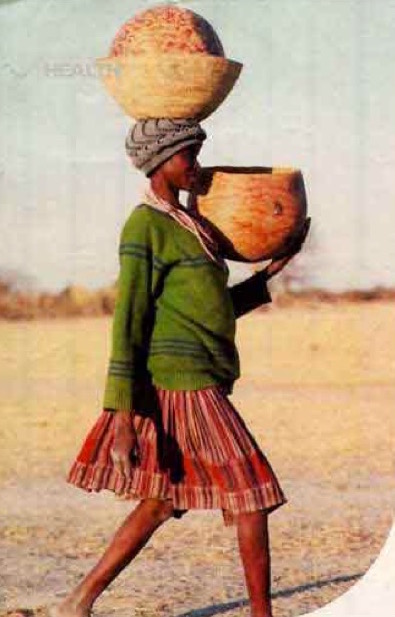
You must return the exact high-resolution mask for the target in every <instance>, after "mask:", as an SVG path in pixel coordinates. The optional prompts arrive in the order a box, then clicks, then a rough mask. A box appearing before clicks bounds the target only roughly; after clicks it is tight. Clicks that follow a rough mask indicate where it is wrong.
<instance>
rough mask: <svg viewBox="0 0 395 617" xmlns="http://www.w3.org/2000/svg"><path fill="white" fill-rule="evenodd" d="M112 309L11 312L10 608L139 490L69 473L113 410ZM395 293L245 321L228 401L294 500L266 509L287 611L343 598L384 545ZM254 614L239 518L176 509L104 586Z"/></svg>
mask: <svg viewBox="0 0 395 617" xmlns="http://www.w3.org/2000/svg"><path fill="white" fill-rule="evenodd" d="M110 328H111V318H110V317H96V318H75V319H57V320H40V321H31V322H28V321H27V322H7V321H1V322H0V340H1V349H0V383H1V392H2V411H1V416H2V425H1V429H0V431H1V432H0V516H1V523H0V555H1V562H2V563H1V565H0V610H1V611H3V613H5V612H9V611H13V610H14V609H16V608H18V607H25V608H34V609H38V607H40V606H43V605H45V604H46V603H48V602H49V603H52V602H54V601H56V599H57V598H60V597H62V595H63V594H65V593H66V591H67V589H69V588H70V586H72V585H74V584H75V583H76V582H77V581H79V580H80V579H81V577H82V576H83V574H84V573H85V572H86V571H87V569H88V568H90V567H91V566H92V565H93V564H94V563H95V561H96V559H97V558H98V556H99V554H100V553H101V551H102V550H103V549H104V547H105V546H106V543H107V542H108V540H109V538H110V537H111V535H112V534H113V532H114V530H115V528H116V526H117V525H118V524H119V523H120V522H121V520H122V519H123V518H124V516H125V515H126V513H127V512H129V511H130V508H131V507H133V506H134V502H133V503H131V502H125V501H121V500H119V499H116V498H115V497H114V496H113V495H112V494H111V493H109V492H103V493H100V494H92V495H89V494H87V493H84V492H83V491H81V490H78V489H77V488H75V487H72V486H69V485H67V484H66V483H65V481H64V477H65V475H66V473H67V470H68V467H69V465H70V463H71V461H72V459H73V458H74V456H75V454H76V451H77V449H78V448H79V446H80V443H81V441H82V439H83V436H84V435H85V433H86V431H87V429H88V428H89V427H90V425H91V424H92V423H93V421H94V420H95V418H96V416H97V415H98V413H99V412H100V411H101V409H100V405H101V397H102V393H103V392H102V388H103V384H104V375H105V371H106V367H107V359H108V356H109V351H110ZM394 340H395V320H394V304H393V303H390V302H366V303H358V304H350V303H349V304H336V305H324V304H322V305H317V306H297V307H288V308H278V307H275V306H271V307H269V309H268V310H264V311H255V312H254V313H252V314H250V315H248V316H246V317H243V318H242V319H240V320H239V322H238V342H239V349H240V354H241V364H242V378H241V379H240V380H239V382H238V383H237V385H236V387H235V391H234V394H233V396H232V400H233V402H234V404H235V405H236V407H237V408H238V409H239V411H240V412H241V414H242V415H243V417H244V419H245V420H246V422H247V424H248V425H249V427H250V428H251V430H252V432H253V433H254V435H255V437H256V438H257V440H258V442H259V443H260V445H261V447H262V449H263V450H264V451H265V453H266V454H267V456H268V458H269V460H270V462H271V463H272V465H273V467H274V469H275V471H276V473H277V475H278V477H279V479H280V481H281V484H282V486H283V488H284V489H285V492H286V494H287V497H288V500H289V502H288V503H287V504H286V505H285V506H284V507H282V508H280V509H279V510H278V511H276V512H275V513H273V515H271V517H270V530H271V546H272V563H273V566H272V567H273V594H274V609H275V615H276V617H286V616H289V615H298V614H301V613H304V612H308V611H311V610H313V609H315V608H317V607H319V606H322V605H324V604H326V603H327V602H329V601H330V600H331V599H334V598H335V597H337V596H338V595H340V594H341V593H343V592H344V591H345V590H346V589H348V588H349V587H350V586H351V585H352V584H353V583H354V582H356V580H357V579H358V578H359V577H361V575H363V573H364V572H366V570H367V569H368V567H369V566H370V565H371V564H372V562H373V561H374V560H375V558H376V557H377V555H378V553H379V551H380V548H381V547H382V545H383V543H384V541H385V539H386V537H387V535H388V532H389V529H390V527H391V524H392V512H393V511H394V506H395V474H394V454H393V452H394V436H395V414H394V411H393V410H394V408H395V405H394V403H395V382H394V369H395V345H394V343H393V341H394ZM221 614H226V615H229V617H235V616H236V615H238V616H241V617H243V616H247V615H248V614H249V611H248V604H247V595H246V590H245V587H244V580H243V573H242V568H241V563H240V560H239V556H238V551H237V541H236V536H235V529H234V528H225V527H224V526H223V523H222V518H221V515H220V513H219V512H202V511H201V512H199V511H194V512H189V513H188V514H187V515H186V516H185V517H184V518H183V519H182V520H181V521H177V520H171V521H170V522H168V523H167V524H166V525H165V526H163V527H162V528H161V529H160V530H159V531H158V532H157V533H156V535H155V536H154V537H153V539H152V540H151V542H150V543H149V544H148V545H147V547H146V548H145V549H144V550H143V551H142V553H141V554H140V555H139V556H138V557H137V559H136V560H135V561H134V562H133V564H132V565H131V566H130V567H129V568H128V569H127V570H126V571H124V572H123V573H122V574H121V575H120V577H119V578H118V579H117V581H115V583H114V584H113V585H112V586H111V587H110V588H109V590H108V591H107V592H105V594H104V595H103V596H102V598H101V599H100V600H99V602H98V603H97V605H96V606H95V615H97V616H98V617H104V616H107V615H114V617H130V616H131V615H135V616H137V617H138V616H145V615H150V616H153V617H170V616H172V617H210V616H215V615H221Z"/></svg>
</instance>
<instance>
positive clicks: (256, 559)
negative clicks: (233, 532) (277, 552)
mask: <svg viewBox="0 0 395 617" xmlns="http://www.w3.org/2000/svg"><path fill="white" fill-rule="evenodd" d="M267 518H268V517H267V513H266V512H265V511H264V510H258V511H257V512H243V513H242V514H239V515H238V519H237V532H238V541H239V549H240V556H241V559H242V562H243V567H244V573H245V578H246V583H247V589H248V595H249V597H250V604H251V616H252V617H272V606H271V597H270V586H271V572H270V549H269V532H268V521H267Z"/></svg>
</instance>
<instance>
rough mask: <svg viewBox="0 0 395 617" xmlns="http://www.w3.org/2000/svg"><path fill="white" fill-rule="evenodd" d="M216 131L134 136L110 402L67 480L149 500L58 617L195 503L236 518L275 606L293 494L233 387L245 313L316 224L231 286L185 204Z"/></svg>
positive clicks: (84, 605) (183, 126)
mask: <svg viewBox="0 0 395 617" xmlns="http://www.w3.org/2000/svg"><path fill="white" fill-rule="evenodd" d="M205 138H206V134H205V132H204V130H203V129H202V128H201V126H200V125H199V124H198V123H197V122H196V121H194V120H170V119H166V118H163V119H149V120H141V121H138V122H137V124H136V125H135V126H134V127H133V128H132V129H131V130H130V131H129V134H128V136H127V139H126V149H127V153H128V155H129V156H130V157H131V160H132V162H133V164H134V165H135V166H136V167H137V168H138V169H140V170H142V171H143V172H144V173H145V175H146V176H147V177H148V178H149V189H148V191H147V194H146V195H145V196H144V199H143V200H142V202H141V204H140V205H138V206H137V207H136V208H135V209H134V210H133V211H132V213H131V214H130V216H129V218H128V219H127V221H126V222H125V224H124V227H123V229H122V233H121V238H120V244H119V259H120V271H119V279H118V296H117V302H116V307H115V312H114V318H113V326H112V351H111V357H110V361H109V365H108V374H107V378H106V384H105V390H104V401H103V411H102V413H101V415H100V416H99V418H98V420H97V421H96V423H95V424H94V426H93V428H92V429H91V431H90V432H89V434H88V436H87V437H86V439H85V441H84V443H83V445H82V448H81V451H80V453H79V454H78V456H77V458H76V460H75V461H74V463H73V465H72V467H71V469H70V472H69V475H68V481H69V482H70V483H72V484H74V485H76V486H78V487H81V488H82V489H85V490H87V491H99V490H102V489H109V490H111V491H114V492H115V493H117V494H119V495H123V496H125V497H126V498H132V499H138V500H139V503H138V505H137V507H136V508H135V509H134V510H133V511H132V512H131V513H130V514H129V516H128V517H127V518H126V520H125V521H124V523H123V524H122V525H121V527H120V528H119V529H118V531H117V532H116V534H115V536H114V538H113V539H112V541H111V543H110V545H109V546H108V548H107V550H106V551H105V553H104V554H103V556H102V557H101V559H100V560H99V562H98V563H97V565H96V566H95V567H94V568H93V569H92V570H91V571H90V572H89V573H88V574H87V575H86V577H85V578H84V579H83V580H82V582H81V583H80V584H79V585H78V586H77V587H76V588H75V589H74V590H73V591H71V592H70V593H69V595H68V596H67V597H66V598H65V599H64V600H63V602H62V603H61V604H59V605H58V606H56V607H53V609H52V613H53V615H56V616H57V617H87V616H88V615H89V613H90V611H91V608H92V606H93V604H94V602H95V601H96V600H97V598H98V597H99V596H100V594H101V593H102V592H103V590H104V589H105V588H106V587H107V586H108V585H109V584H110V583H111V582H112V581H113V580H114V579H115V577H116V576H117V575H118V574H119V572H121V570H122V569H123V568H125V566H126V565H128V564H129V563H130V562H131V560H132V559H133V558H134V557H135V556H136V555H137V553H138V552H139V551H140V550H141V549H142V548H143V547H144V545H145V544H146V543H147V542H148V540H149V539H150V537H151V536H152V534H153V533H154V531H155V530H156V529H157V528H158V527H159V526H160V525H162V524H163V523H164V522H165V521H167V520H168V519H169V518H170V517H174V518H178V519H179V518H181V517H182V516H183V515H185V514H186V512H187V511H188V510H190V509H219V510H220V511H221V513H222V517H223V521H224V524H225V525H236V526H237V536H238V543H239V548H240V555H241V559H242V563H243V567H244V572H245V578H246V584H247V589H248V593H249V597H250V603H251V615H252V617H271V615H272V611H271V600H270V552H269V538H268V523H267V517H268V513H269V512H272V511H273V510H275V509H276V508H278V507H279V506H281V505H282V504H284V503H285V501H286V499H285V496H284V494H283V492H282V490H281V487H280V485H279V482H278V480H277V478H276V476H275V474H274V472H273V470H272V469H271V467H270V465H269V462H268V461H267V459H266V458H265V456H264V454H263V453H262V451H261V450H260V448H259V446H258V444H257V443H256V442H255V440H254V438H253V436H252V435H251V433H250V432H249V430H248V428H247V427H246V425H245V423H244V422H243V420H242V418H241V417H240V415H239V414H238V412H237V411H236V409H235V408H234V407H233V405H232V403H231V402H230V400H229V399H228V395H229V394H230V393H231V392H232V386H233V383H234V381H235V380H236V379H237V378H238V377H239V374H240V373H239V357H238V353H237V349H236V347H235V322H236V318H237V317H239V316H241V315H243V314H245V313H246V312H248V311H250V310H252V309H254V308H256V307H257V306H259V305H261V304H263V303H265V302H270V294H269V292H268V290H267V287H266V283H267V281H268V280H269V279H270V278H271V276H273V275H274V274H276V273H277V272H279V271H280V270H281V269H282V268H283V267H284V265H285V264H286V263H287V262H288V261H289V260H290V259H291V257H292V256H293V255H294V254H296V253H297V252H298V251H299V250H300V248H301V246H302V243H303V241H304V238H305V235H306V233H307V226H306V227H305V228H304V230H303V232H302V233H301V235H300V237H299V238H298V239H297V241H295V243H293V246H292V249H290V250H289V252H288V254H287V255H285V256H284V257H283V258H282V259H278V260H276V261H272V262H271V263H270V264H269V266H268V267H267V268H266V269H265V270H263V271H261V272H259V273H257V274H255V275H254V276H252V277H250V278H249V279H248V280H247V281H244V282H243V283H240V284H238V285H235V286H234V287H231V288H229V287H227V280H228V268H227V265H226V263H225V262H224V260H223V259H222V257H221V256H220V255H219V252H218V247H217V243H216V239H215V237H214V236H213V234H212V231H211V230H210V229H209V228H208V227H207V225H206V224H204V223H203V222H202V220H201V219H199V217H198V215H197V213H196V212H193V211H191V210H189V209H187V208H184V207H183V206H182V205H181V204H180V202H179V192H180V190H186V191H188V190H190V189H191V188H192V186H193V184H194V182H195V181H196V178H197V173H198V171H199V165H198V162H197V156H198V153H199V150H200V148H201V145H202V142H203V141H204V139H205Z"/></svg>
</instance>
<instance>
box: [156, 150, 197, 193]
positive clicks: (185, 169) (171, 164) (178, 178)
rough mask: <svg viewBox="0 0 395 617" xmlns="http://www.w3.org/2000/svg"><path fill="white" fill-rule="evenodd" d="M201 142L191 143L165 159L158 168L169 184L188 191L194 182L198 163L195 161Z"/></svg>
mask: <svg viewBox="0 0 395 617" xmlns="http://www.w3.org/2000/svg"><path fill="white" fill-rule="evenodd" d="M200 148H201V144H192V145H190V146H187V147H186V148H183V149H182V150H180V151H179V152H176V153H175V154H173V156H172V157H171V158H170V159H168V160H167V161H165V162H164V163H163V165H161V167H160V170H161V172H162V174H163V176H164V178H165V180H166V181H167V182H168V184H169V185H171V186H173V187H175V188H177V189H180V190H183V191H189V190H190V189H191V188H192V187H193V185H194V183H195V182H196V178H197V175H198V173H199V170H200V165H199V163H198V161H197V157H198V154H199V152H200Z"/></svg>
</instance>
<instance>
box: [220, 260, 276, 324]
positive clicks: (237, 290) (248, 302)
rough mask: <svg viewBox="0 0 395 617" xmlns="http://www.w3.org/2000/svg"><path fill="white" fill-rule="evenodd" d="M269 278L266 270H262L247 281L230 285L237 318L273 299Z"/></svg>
mask: <svg viewBox="0 0 395 617" xmlns="http://www.w3.org/2000/svg"><path fill="white" fill-rule="evenodd" d="M267 280H268V278H267V275H266V270H261V271H260V272H257V273H256V274H254V275H253V276H250V277H249V278H248V279H246V280H245V281H242V282H241V283H238V284H237V285H233V287H229V293H230V296H231V298H232V302H233V309H234V312H235V317H236V318H237V317H241V316H242V315H245V314H246V313H249V312H250V311H253V310H254V309H256V308H258V306H261V305H262V304H267V303H268V302H271V301H272V298H271V295H270V293H269V290H268V288H267Z"/></svg>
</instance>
